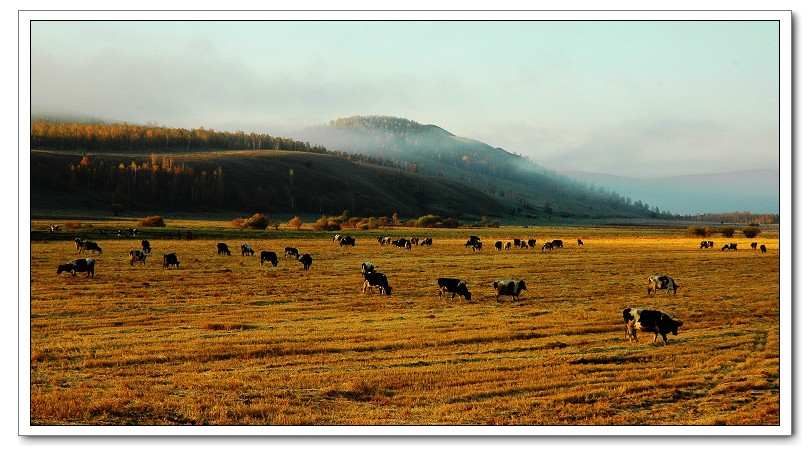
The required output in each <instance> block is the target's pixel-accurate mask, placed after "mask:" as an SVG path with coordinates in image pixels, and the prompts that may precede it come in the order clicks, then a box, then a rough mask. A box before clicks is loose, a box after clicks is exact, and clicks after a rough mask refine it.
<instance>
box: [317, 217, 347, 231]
mask: <svg viewBox="0 0 810 456" xmlns="http://www.w3.org/2000/svg"><path fill="white" fill-rule="evenodd" d="M312 229H313V230H315V231H340V218H339V217H326V216H323V217H321V218H319V219H318V220H317V221H315V224H314V225H312Z"/></svg>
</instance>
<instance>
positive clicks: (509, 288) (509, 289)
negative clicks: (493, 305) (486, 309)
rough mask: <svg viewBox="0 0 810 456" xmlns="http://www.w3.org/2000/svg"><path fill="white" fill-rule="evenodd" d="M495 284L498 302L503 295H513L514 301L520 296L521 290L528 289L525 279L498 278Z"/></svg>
mask: <svg viewBox="0 0 810 456" xmlns="http://www.w3.org/2000/svg"><path fill="white" fill-rule="evenodd" d="M493 285H494V286H495V301H496V302H497V301H498V297H499V296H501V295H505V296H511V297H512V301H514V300H516V299H518V296H520V290H526V281H525V280H523V279H513V280H496V281H495V282H494V283H493Z"/></svg>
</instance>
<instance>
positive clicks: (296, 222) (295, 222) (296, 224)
mask: <svg viewBox="0 0 810 456" xmlns="http://www.w3.org/2000/svg"><path fill="white" fill-rule="evenodd" d="M289 224H290V226H291V227H292V229H294V230H300V229H301V219H300V218H299V217H298V216H297V215H296V216H295V217H293V218H292V219H290V222H289Z"/></svg>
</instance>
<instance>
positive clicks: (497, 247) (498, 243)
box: [495, 241, 503, 250]
mask: <svg viewBox="0 0 810 456" xmlns="http://www.w3.org/2000/svg"><path fill="white" fill-rule="evenodd" d="M502 248H503V241H495V250H501V249H502Z"/></svg>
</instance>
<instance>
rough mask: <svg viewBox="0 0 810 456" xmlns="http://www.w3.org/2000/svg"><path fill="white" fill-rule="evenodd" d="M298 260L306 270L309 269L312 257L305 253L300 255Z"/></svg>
mask: <svg viewBox="0 0 810 456" xmlns="http://www.w3.org/2000/svg"><path fill="white" fill-rule="evenodd" d="M298 262H299V263H301V264H303V265H304V270H305V271H306V270H308V269H309V267H310V266H312V257H311V256H310V255H309V254H308V253H305V254H303V255H301V258H300V259H299V260H298Z"/></svg>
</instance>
